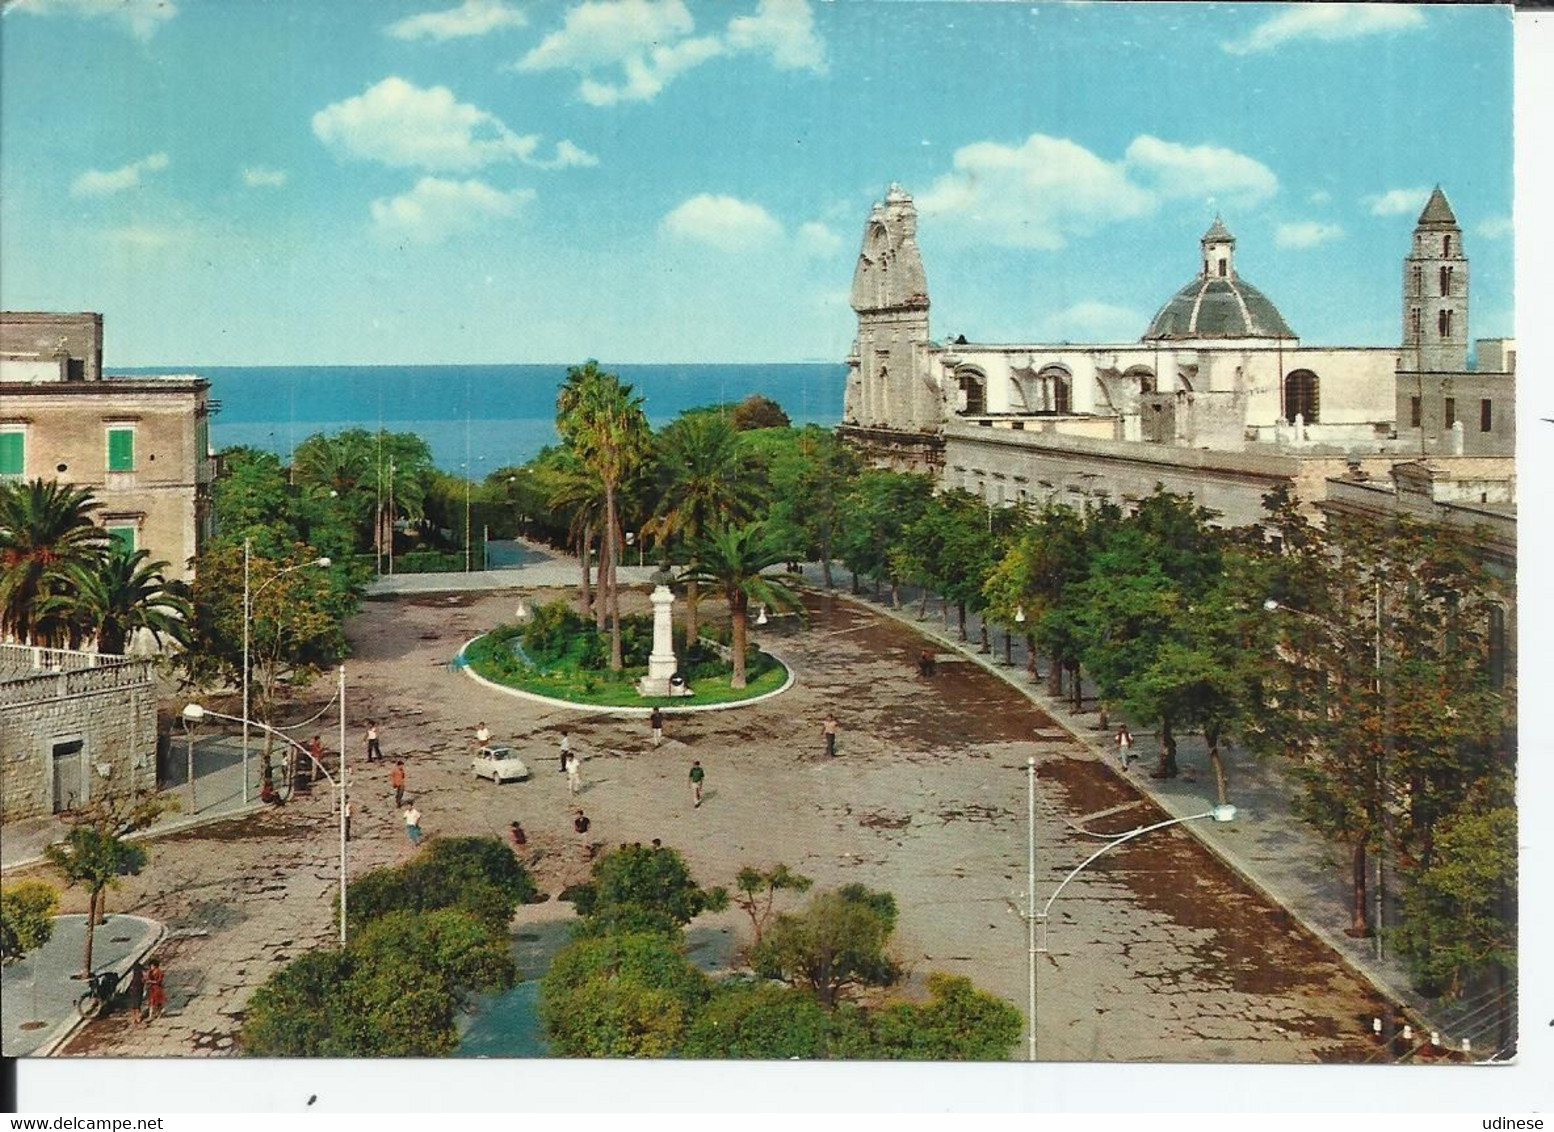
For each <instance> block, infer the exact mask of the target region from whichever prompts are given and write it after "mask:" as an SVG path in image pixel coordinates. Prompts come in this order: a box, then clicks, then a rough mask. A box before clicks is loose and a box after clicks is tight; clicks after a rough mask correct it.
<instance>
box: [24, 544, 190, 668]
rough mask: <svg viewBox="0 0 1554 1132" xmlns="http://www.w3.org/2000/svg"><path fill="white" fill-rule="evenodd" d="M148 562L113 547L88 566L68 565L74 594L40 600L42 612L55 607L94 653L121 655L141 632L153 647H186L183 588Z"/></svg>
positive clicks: (145, 555) (145, 556) (146, 555)
mask: <svg viewBox="0 0 1554 1132" xmlns="http://www.w3.org/2000/svg"><path fill="white" fill-rule="evenodd" d="M150 559H151V552H150V551H147V550H136V551H126V550H125V549H124V548H123V547H122V546H118V545H115V546H113V547H112V548H111V549H109V551H108V553H107V554H105V555H103V556H102V558H100V559H99V560H98V561H97V562H96V563H94V564H92V565H83V564H80V563H76V564H73V565H72V567H71V570H70V576H71V579H72V580H73V581H74V583H75V588H74V592H73V593H70V594H58V595H51V596H50V597H48V598H45V599H44V601H43V603H42V609H43V610H44V611H47V612H51V613H52V612H53V611H54V610H55V608H56V604H57V605H58V607H59V609H58V612H59V615H60V616H62V617H69V618H72V619H74V620H75V621H76V622H77V624H78V625H79V627H80V631H81V633H82V634H83V635H84V636H86V637H90V638H94V639H95V640H96V643H97V651H98V652H103V653H112V654H114V655H121V654H123V652H124V650H125V648H126V646H127V645H128V644H129V642H130V641H131V640H132V639H133V637H134V635H135V633H136V632H137V631H139V630H141V629H144V630H145V631H146V632H148V633H150V634H151V637H152V639H153V640H154V641H155V642H156V643H157V644H158V645H161V644H162V642H163V641H164V640H167V641H172V642H173V643H175V644H178V645H180V646H184V647H187V646H188V643H189V622H190V620H191V619H192V617H193V612H194V611H193V607H192V606H190V604H189V601H188V599H187V598H185V597H184V596H183V595H184V591H185V587H184V586H183V585H182V584H180V583H172V582H169V581H168V580H167V577H166V575H165V573H164V571H166V569H167V563H166V562H153V561H151V560H150Z"/></svg>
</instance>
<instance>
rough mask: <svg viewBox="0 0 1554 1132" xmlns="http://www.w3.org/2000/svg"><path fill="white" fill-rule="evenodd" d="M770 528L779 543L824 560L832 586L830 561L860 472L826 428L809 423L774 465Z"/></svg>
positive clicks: (824, 575)
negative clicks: (846, 500) (846, 504)
mask: <svg viewBox="0 0 1554 1132" xmlns="http://www.w3.org/2000/svg"><path fill="white" fill-rule="evenodd" d="M770 474H771V484H772V491H771V498H772V507H771V516H770V520H769V521H770V524H771V527H772V529H773V530H774V531H775V532H776V535H777V538H778V541H780V542H782V543H783V544H784V545H786V546H791V547H794V548H795V549H802V550H804V552H805V557H806V558H810V559H816V560H818V561H819V562H820V569H821V575H822V581H823V582H824V584H825V587H826V589H830V588H831V587H832V578H831V559H832V555H833V552H834V546H835V544H836V541H837V534H838V532H839V531H841V530H842V529H843V523H844V515H843V512H844V501H845V499H846V498H847V496H848V494H849V492H850V490H851V485H852V481H853V479H854V478H855V477H856V476H857V474H858V458H857V456H856V455H855V454H854V453H853V451H852V450H851V449H850V448H848V447H847V446H846V445H845V444H843V443H842V442H841V441H839V440H837V438H836V436H835V435H834V434H833V433H831V432H830V431H829V430H827V429H823V428H820V427H819V426H818V425H805V426H804V428H803V429H802V430H800V431H799V433H798V435H797V437H796V438H795V443H794V444H793V446H792V448H791V450H789V451H787V452H784V453H782V454H781V455H780V456H778V457H776V458H774V459H773V461H772V464H771V473H770Z"/></svg>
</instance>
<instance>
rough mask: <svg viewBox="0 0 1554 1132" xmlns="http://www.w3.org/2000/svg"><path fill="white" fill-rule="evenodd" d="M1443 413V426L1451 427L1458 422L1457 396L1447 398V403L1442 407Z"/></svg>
mask: <svg viewBox="0 0 1554 1132" xmlns="http://www.w3.org/2000/svg"><path fill="white" fill-rule="evenodd" d="M1441 415H1442V418H1443V419H1442V421H1441V427H1442V428H1451V426H1452V425H1454V424H1456V423H1457V398H1455V397H1448V398H1446V404H1445V407H1444V408H1443V409H1442V412H1441Z"/></svg>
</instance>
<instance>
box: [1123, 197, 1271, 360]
mask: <svg viewBox="0 0 1554 1132" xmlns="http://www.w3.org/2000/svg"><path fill="white" fill-rule="evenodd" d="M1199 243H1200V245H1201V247H1202V257H1201V259H1200V262H1201V263H1202V264H1203V270H1202V271H1201V272H1199V274H1198V277H1197V278H1196V279H1194V280H1193V281H1192V282H1191V283H1189V284H1187V286H1185V287H1183V288H1182V289H1181V290H1180V291H1178V292H1177V293H1176V294H1174V295H1172V296H1171V298H1170V299H1169V300H1168V301H1167V302H1166V304H1165V306H1163V307H1161V308H1160V310H1159V312H1158V313H1156V315H1155V317H1154V318H1153V319H1152V320H1151V321H1150V324H1149V329H1148V330H1146V331H1145V332H1144V341H1146V342H1152V341H1159V340H1161V339H1175V338H1294V337H1295V332H1294V331H1293V330H1291V329H1290V327H1289V324H1288V323H1286V322H1285V321H1284V316H1283V315H1281V314H1280V313H1279V308H1278V307H1276V306H1274V305H1273V303H1272V302H1271V301H1270V300H1269V299H1268V297H1267V296H1266V295H1264V294H1263V293H1262V292H1261V291H1259V290H1258V289H1257V288H1256V287H1254V286H1252V285H1251V284H1250V283H1248V282H1247V281H1246V280H1244V279H1242V278H1241V277H1240V276H1239V275H1237V274H1236V267H1235V248H1236V238H1235V237H1234V236H1232V235H1231V234H1230V229H1228V228H1226V227H1225V224H1224V221H1222V220H1221V219H1220V218H1219V217H1218V216H1216V217H1215V218H1214V223H1213V224H1212V225H1211V226H1210V227H1209V230H1208V231H1207V232H1205V233H1204V234H1203V238H1202V239H1201V240H1200V241H1199Z"/></svg>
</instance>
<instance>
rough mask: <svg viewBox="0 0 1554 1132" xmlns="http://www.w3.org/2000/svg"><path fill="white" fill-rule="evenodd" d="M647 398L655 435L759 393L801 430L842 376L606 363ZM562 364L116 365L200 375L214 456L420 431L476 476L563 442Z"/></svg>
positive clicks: (843, 370)
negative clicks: (323, 438)
mask: <svg viewBox="0 0 1554 1132" xmlns="http://www.w3.org/2000/svg"><path fill="white" fill-rule="evenodd" d="M605 368H607V369H609V370H611V371H613V372H615V373H618V374H620V376H621V378H622V380H624V381H627V382H630V383H631V384H632V385H633V386H634V387H635V389H636V391H637V392H638V393H639V394H641V395H642V397H643V401H644V407H645V408H646V409H647V414H648V419H649V420H650V421H651V422H652V423H653V425H654V426H655V427H657V426H659V425H662V424H665V423H667V422H668V421H670V420H672V419H673V418H674V417H675V416H677V415H678V414H679V413H681V412H682V411H683V410H685V409H690V408H694V407H696V406H698V405H707V404H711V403H714V402H720V401H739V400H743V399H744V398H745V397H747V396H749V395H750V394H751V393H760V394H762V395H764V396H767V397H770V398H771V399H772V400H774V401H776V402H777V403H778V404H780V405H781V406H782V407H783V408H784V409H785V410H786V411H787V413H788V416H789V417H791V418H792V419H793V422H794V423H795V424H808V423H815V424H822V425H832V424H835V423H836V422H837V421H838V420H840V419H841V415H842V393H843V390H844V388H845V385H846V381H847V367H846V366H845V365H843V364H840V363H834V364H831V363H828V364H797V363H795V364H772V365H608V366H606V367H605ZM566 371H567V367H566V366H564V365H544V366H536V365H509V366H188V365H165V366H145V367H138V368H124V367H118V368H116V369H111V372H115V373H197V374H199V375H200V376H201V377H205V378H208V379H209V381H210V383H211V397H212V398H213V399H215V400H217V401H220V402H221V410H220V412H219V413H218V414H217V415H216V417H215V418H214V420H213V421H212V423H211V442H212V443H213V444H215V445H216V447H218V448H224V447H227V446H229V445H233V444H250V445H253V446H254V447H256V448H264V449H267V450H269V451H271V452H275V453H277V454H278V455H280V456H282V457H283V458H289V456H290V453H291V450H292V449H293V448H294V447H295V446H296V445H298V444H300V443H301V442H302V441H303V440H306V439H307V438H308V437H309V436H312V435H313V434H314V433H317V432H338V431H340V430H341V429H346V428H367V429H373V430H375V429H377V428H378V427H379V426H380V425H381V427H383V428H385V429H388V430H390V431H393V432H415V433H418V434H419V435H421V436H422V437H424V438H425V439H426V441H427V443H429V444H430V445H431V446H432V454H433V457H434V458H435V459H436V461H437V464H438V466H439V467H442V468H445V469H447V470H448V471H452V472H462V471H463V470H464V468H465V467H466V466H467V467H468V468H469V469H470V470H471V471H472V472H473V473H474V474H475V475H476V476H477V477H478V476H483V475H485V474H486V473H487V472H490V471H494V470H495V469H497V468H499V467H502V466H504V465H508V464H520V463H522V462H523V461H525V460H527V459H529V458H530V457H532V456H534V455H535V454H537V453H538V452H539V450H540V449H541V448H543V447H544V446H545V445H547V444H552V443H554V442H555V440H556V429H555V413H556V391H557V389H559V388H560V386H561V383H562V382H563V381H564V380H565V379H566Z"/></svg>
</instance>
